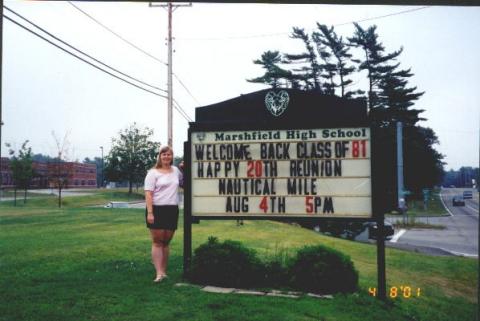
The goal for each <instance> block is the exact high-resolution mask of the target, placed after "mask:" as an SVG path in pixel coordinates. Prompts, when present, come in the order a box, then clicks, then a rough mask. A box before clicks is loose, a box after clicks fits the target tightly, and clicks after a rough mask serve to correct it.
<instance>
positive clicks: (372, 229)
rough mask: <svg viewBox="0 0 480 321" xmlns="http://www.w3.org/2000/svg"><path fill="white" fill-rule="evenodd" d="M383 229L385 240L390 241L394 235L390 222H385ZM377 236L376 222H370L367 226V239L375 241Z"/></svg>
mask: <svg viewBox="0 0 480 321" xmlns="http://www.w3.org/2000/svg"><path fill="white" fill-rule="evenodd" d="M384 226H385V229H384V233H385V239H386V240H390V239H391V238H392V236H393V234H395V229H394V228H393V225H392V224H391V223H390V222H385V224H384ZM377 235H378V227H377V222H370V223H369V225H368V238H369V239H372V240H376V239H377Z"/></svg>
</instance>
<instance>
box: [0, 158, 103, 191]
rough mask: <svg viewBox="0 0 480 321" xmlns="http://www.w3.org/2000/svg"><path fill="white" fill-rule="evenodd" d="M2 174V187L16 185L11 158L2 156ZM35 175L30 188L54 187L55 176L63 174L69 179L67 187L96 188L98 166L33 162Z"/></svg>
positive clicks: (75, 163)
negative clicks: (11, 167)
mask: <svg viewBox="0 0 480 321" xmlns="http://www.w3.org/2000/svg"><path fill="white" fill-rule="evenodd" d="M1 163H2V165H1V175H2V186H1V187H2V188H9V187H13V186H14V181H13V174H12V170H11V169H10V160H9V159H8V158H7V157H2V162H1ZM32 167H33V170H34V177H33V178H32V181H31V184H30V188H49V187H54V186H55V182H54V177H55V176H58V175H59V174H61V175H62V176H64V177H65V178H66V179H67V185H66V186H65V187H66V188H96V187H97V167H96V165H95V164H83V163H77V162H64V163H55V162H50V163H44V162H33V164H32Z"/></svg>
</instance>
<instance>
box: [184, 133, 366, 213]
mask: <svg viewBox="0 0 480 321" xmlns="http://www.w3.org/2000/svg"><path fill="white" fill-rule="evenodd" d="M191 174H192V181H191V188H192V194H191V200H192V215H193V216H252V215H253V216H262V215H265V216H267V217H274V216H275V217H276V216H283V217H286V216H296V217H298V216H300V217H356V218H359V217H363V218H370V217H372V198H371V164H370V128H366V127H360V128H328V129H326V128H320V129H305V130H300V129H286V130H255V131H208V132H204V131H202V132H196V131H192V133H191Z"/></svg>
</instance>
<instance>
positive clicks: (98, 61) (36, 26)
mask: <svg viewBox="0 0 480 321" xmlns="http://www.w3.org/2000/svg"><path fill="white" fill-rule="evenodd" d="M4 8H5V9H7V10H8V11H10V12H12V13H13V14H14V15H16V16H18V17H20V18H21V19H23V20H25V21H26V22H28V23H29V24H31V25H32V26H34V27H35V28H37V29H39V30H41V31H42V32H44V33H46V34H47V35H49V36H50V37H52V38H53V39H55V40H57V41H59V42H61V43H62V44H64V45H66V46H68V47H70V48H72V49H73V50H76V51H77V52H79V53H81V54H82V55H84V56H87V57H88V58H90V59H92V60H94V61H95V62H97V63H99V64H101V65H103V66H105V67H107V68H109V69H111V70H114V71H115V72H117V73H119V74H121V75H123V76H125V77H127V78H130V79H132V80H134V81H136V82H139V83H141V84H143V85H146V86H149V87H151V88H154V89H157V90H160V91H163V92H166V90H165V89H161V88H159V87H156V86H153V85H150V84H148V83H146V82H144V81H141V80H139V79H137V78H135V77H132V76H130V75H127V74H126V73H124V72H121V71H120V70H118V69H116V68H114V67H112V66H109V65H107V64H105V63H103V62H101V61H100V60H98V59H96V58H94V57H92V56H90V55H89V54H87V53H85V52H83V51H82V50H80V49H77V48H75V47H74V46H72V45H70V44H69V43H67V42H65V41H63V40H62V39H60V38H58V37H56V36H55V35H53V34H52V33H50V32H48V31H47V30H45V29H43V28H42V27H40V26H38V25H36V24H35V23H33V22H32V21H30V20H29V19H27V18H25V17H23V16H22V15H20V14H19V13H17V12H15V11H13V10H12V9H10V8H8V7H7V6H4Z"/></svg>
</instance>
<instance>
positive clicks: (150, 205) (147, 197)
mask: <svg viewBox="0 0 480 321" xmlns="http://www.w3.org/2000/svg"><path fill="white" fill-rule="evenodd" d="M145 203H146V205H147V222H148V223H150V224H152V223H153V191H145Z"/></svg>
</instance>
